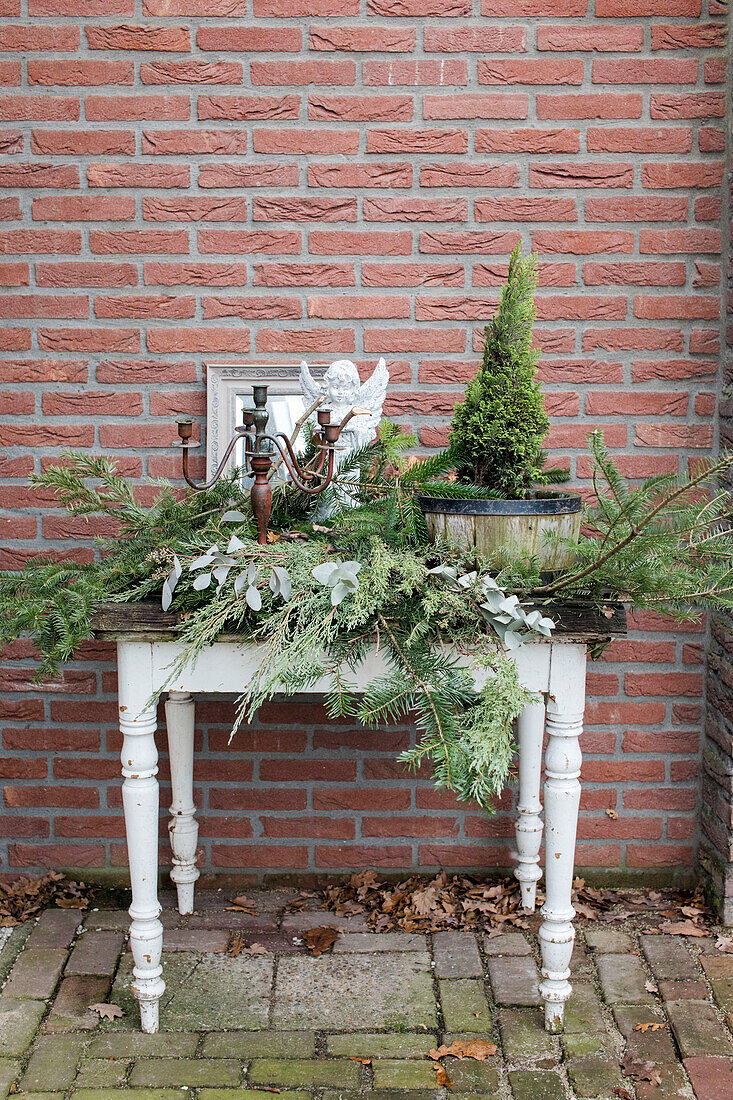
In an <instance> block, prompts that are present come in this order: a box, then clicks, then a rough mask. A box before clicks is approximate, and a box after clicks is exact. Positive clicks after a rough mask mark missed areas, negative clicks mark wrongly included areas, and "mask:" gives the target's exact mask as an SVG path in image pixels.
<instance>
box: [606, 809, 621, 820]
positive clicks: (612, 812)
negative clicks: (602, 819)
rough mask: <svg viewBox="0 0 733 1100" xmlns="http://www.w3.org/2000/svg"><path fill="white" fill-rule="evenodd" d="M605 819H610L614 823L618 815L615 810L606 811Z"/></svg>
mask: <svg viewBox="0 0 733 1100" xmlns="http://www.w3.org/2000/svg"><path fill="white" fill-rule="evenodd" d="M606 817H610V818H611V821H616V820H617V819H618V814H617V813H616V811H615V810H606Z"/></svg>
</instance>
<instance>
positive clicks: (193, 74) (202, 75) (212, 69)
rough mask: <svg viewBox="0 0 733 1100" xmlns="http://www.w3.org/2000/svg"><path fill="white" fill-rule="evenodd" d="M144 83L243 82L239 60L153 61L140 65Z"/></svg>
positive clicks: (141, 77)
mask: <svg viewBox="0 0 733 1100" xmlns="http://www.w3.org/2000/svg"><path fill="white" fill-rule="evenodd" d="M140 79H141V81H142V82H143V84H206V85H209V84H241V83H242V65H241V63H240V62H239V61H151V62H145V63H144V64H142V65H141V66H140Z"/></svg>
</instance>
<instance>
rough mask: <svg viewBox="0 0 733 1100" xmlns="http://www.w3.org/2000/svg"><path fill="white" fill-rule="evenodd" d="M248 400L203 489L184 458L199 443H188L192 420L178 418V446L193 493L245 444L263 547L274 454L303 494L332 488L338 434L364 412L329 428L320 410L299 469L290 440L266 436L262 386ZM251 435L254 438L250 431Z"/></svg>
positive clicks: (325, 414) (324, 410)
mask: <svg viewBox="0 0 733 1100" xmlns="http://www.w3.org/2000/svg"><path fill="white" fill-rule="evenodd" d="M252 395H253V399H254V408H252V409H245V410H244V413H243V421H244V423H243V424H240V425H238V426H237V427H236V428H235V430H234V435H233V436H232V438H231V439H230V441H229V445H228V446H227V449H226V451H225V452H224V457H223V458H222V460H221V462H220V463H219V465H218V467H217V469H216V471H215V473H214V476H213V477H212V478H211V479H210V480H209V481H206V482H204V483H203V484H201V485H199V484H197V483H196V482H195V481H194V480H193V479H192V478H191V476H190V474H189V472H188V452H189V451H190V450H192V449H193V448H194V447H198V443H194V442H192V439H191V436H192V434H193V420H191V419H187V418H184V417H178V419H177V420H176V423H177V424H178V435H179V437H180V443H179V446H180V447H181V448H182V466H183V477H184V479H185V481H186V483H187V484H188V485H190V486H191V488H192V489H195V490H196V491H197V492H202V491H203V490H204V489H210V488H211V486H212V485H215V484H216V483H217V481H218V480H219V478H220V477H221V475H222V473H223V472H224V468H225V466H226V464H227V462H228V460H229V456H230V455H231V453H232V451H233V450H234V448H235V446H236V445H237V443H238V442H239V440H240V439H241V440H243V441H244V466H245V468H247V467H248V471H247V472H248V473H251V476H252V477H253V478H254V484H253V485H252V489H251V492H250V499H251V501H252V512H253V514H254V518H255V523H256V524H257V541H258V542H260V543H266V542H267V525H268V523H269V520H270V511H271V509H272V486H271V484H270V471H271V469H272V465H273V449H275V450H277V452H278V453H279V455H280V460H281V461H282V462H283V463H284V464H285V467H286V469H287V471H288V473H289V474H290V476H291V478H292V479H293V483H294V484H295V485H296V486H297V487H298V488H299V489H301V490H302V491H303V492H304V493H311V494H313V495H315V494H317V493H322V492H323V490H324V489H325V488H326V487H327V486H328V485H330V484H331V481H332V480H333V474H334V466H335V457H336V443H337V441H338V438H339V435H340V434H341V429H342V428H343V427H344V425H345V424H346V421H347V420H349V419H350V418H351V417H352V416H358V415H360V414H361V413H362V411H363V410H360V409H352V411H351V413H349V415H348V416H347V417H346V418H345V419H344V420H343V421H342V422H341V424H332V423H331V410H330V409H328V408H319V409H318V410H317V412H316V417H317V420H318V426H319V429H320V430H319V431H317V432H314V433H313V442H314V443H315V445H316V448H317V450H316V454H315V455H314V456H313V458H311V459H310V461H309V462H308V463H307V465H305V466H304V465H302V464H301V463H300V462H299V461H298V457H297V455H296V453H295V451H294V449H293V444H292V442H291V440H290V439H288V437H287V436H286V435H285V434H284V433H283V432H277V434H276V435H269V434H268V432H267V421H268V420H269V417H270V414H269V413H268V412H267V407H266V406H267V386H253V387H252ZM252 429H254V432H253V431H252Z"/></svg>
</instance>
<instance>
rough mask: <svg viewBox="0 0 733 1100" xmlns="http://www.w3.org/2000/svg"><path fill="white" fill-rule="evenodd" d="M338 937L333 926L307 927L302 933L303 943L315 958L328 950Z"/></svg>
mask: <svg viewBox="0 0 733 1100" xmlns="http://www.w3.org/2000/svg"><path fill="white" fill-rule="evenodd" d="M338 938H339V934H338V932H337V931H336V929H335V928H309V929H308V931H307V932H304V933H303V943H304V944H305V946H306V947H307V948H308V950H309V951H310V953H311V955H313V956H314V957H315V958H318V956H319V955H322V954H323V953H324V951H328V949H329V947H332V946H333V944H334V943H335V942H336V940H337V939H338Z"/></svg>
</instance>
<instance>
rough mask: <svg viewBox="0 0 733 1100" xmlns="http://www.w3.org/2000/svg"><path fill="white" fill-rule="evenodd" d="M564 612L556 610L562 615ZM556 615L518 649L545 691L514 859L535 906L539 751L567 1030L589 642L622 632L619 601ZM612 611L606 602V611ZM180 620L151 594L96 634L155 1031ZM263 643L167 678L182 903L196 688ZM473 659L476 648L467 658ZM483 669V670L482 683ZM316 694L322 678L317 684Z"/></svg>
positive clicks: (228, 673)
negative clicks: (101, 641)
mask: <svg viewBox="0 0 733 1100" xmlns="http://www.w3.org/2000/svg"><path fill="white" fill-rule="evenodd" d="M557 611H559V612H560V614H559V615H558V613H557ZM549 613H550V614H552V615H553V617H554V618H555V619H556V620H558V618H559V625H558V628H557V629H556V631H555V632H554V637H553V639H552V641H547V642H544V641H541V642H530V643H527V644H526V645H524V646H522V647H521V648H520V649H518V650H516V651H515V653H514V654H513V658H514V660H515V661H516V664H517V668H518V670H519V675H520V679H521V680H522V682H523V683H524V684H525V685H526V687H528V688H529V689H530V690H532V691H535V692H538V693H539V694H540V698H541V701H539V702H538V703H537V704H534V705H531V706H529V707H527V708H526V709H525V710H524V712H523V713H522V714H521V716H520V718H519V720H518V723H517V725H518V744H519V804H518V811H519V816H518V820H517V826H516V847H517V867H516V870H515V874H516V876H517V878H518V880H519V882H520V885H521V890H522V899H523V902H524V906H525V908H526V909H527V910H528V911H532V910H534V907H535V893H536V887H537V882H538V880H539V879H540V878H541V877H542V872H541V870H540V866H539V862H540V860H539V853H540V845H541V839H542V816H541V814H542V802H541V801H540V774H541V770H542V745H543V734H544V732H545V729H546V730H547V734H548V742H547V748H546V749H545V754H544V765H545V784H544V815H545V877H546V882H545V887H546V901H545V904H544V906H543V908H542V915H543V918H544V920H543V923H542V926H541V928H540V931H539V938H540V945H541V952H542V981H541V983H540V994H541V997H542V1000H543V1003H544V1013H545V1027H546V1028H547V1030H548V1031H553V1032H557V1031H561V1030H562V1026H563V1013H564V1008H565V1002H566V1001H567V999H568V997H569V996H570V993H571V988H572V987H571V985H570V983H569V981H568V978H569V976H570V957H571V955H572V951H573V942H574V939H575V931H574V928H573V918H574V916H575V911H574V909H573V906H572V904H571V892H572V882H573V873H574V862H575V837H576V829H577V821H578V805H579V802H580V765H581V752H580V735H581V732H582V728H583V712H584V709H585V666H586V658H587V649H588V646H589V645H591V644H593V643H597V642H599V641H603V640H607V639H608V638H610V637H611V636H612V635H618V634H622V633H624V632H625V615H624V612H623V609H622V608H621V607H619V606H615V607H614V608H613V615H612V616H611V617H610V618H605V617H602V616H601V615H600V613H598V612H597V611H596V609H595V608H592V607H590V606H589V605H583V604H577V605H564V606H563V607H562V608H559V609H557V610H556V609H552V610H551V611H550V612H549ZM609 614H610V613H609ZM175 626H176V619H175V617H174V616H172V615H170V614H164V613H163V612H161V611H160V609H159V608H158V607H154V606H152V605H151V604H135V605H129V606H127V607H124V606H121V605H119V604H115V605H107V606H106V607H102V608H100V610H99V612H98V614H97V617H96V620H95V635H96V636H97V637H100V638H108V639H114V640H115V641H116V643H117V658H118V675H119V688H118V695H119V714H120V729H121V730H122V733H123V736H124V741H123V747H122V753H121V760H122V774H123V776H124V782H123V785H122V798H123V805H124V813H125V828H126V832H127V848H128V857H129V863H130V881H131V886H132V904H131V906H130V917H131V920H132V923H131V925H130V944H131V949H132V953H133V957H134V962H135V965H134V969H133V977H134V981H133V991H134V993H135V996H136V997H137V999H138V1001H139V1003H140V1021H141V1026H142V1029H143V1031H147V1032H154V1031H157V1030H158V1003H159V1001H160V997H161V995H162V994H163V991H164V989H165V983H164V981H163V977H162V972H163V971H162V967H161V962H160V960H161V952H162V947H163V926H162V924H161V922H160V919H159V917H160V912H161V907H160V903H159V901H158V815H159V800H158V780H157V778H156V774H157V771H158V767H157V762H158V752H157V749H156V744H155V730H156V707H155V706H151V703H150V700H151V698H153V697H154V696H155V694H156V692H157V691H158V690H159V688H160V685H161V684H163V683H164V682H165V681H166V679H167V677H168V674H169V667H170V665H171V664H172V662H173V661H174V660H175V658H176V657H177V656H178V655H179V653H180V650H181V646H180V642H178V641H177V640H176V630H175ZM259 659H260V649H259V647H258V646H257V645H254V644H252V643H248V642H244V641H243V640H242V639H241V638H237V637H230V638H227V639H223V640H221V641H218V642H216V643H215V644H214V645H213V646H211V647H210V648H209V649H208V650H206V651H205V652H204V653H203V654H202V655H201V656H200V657H199V659H198V660H197V661H196V663H195V664H194V665H192V666H190V667H187V668H185V669H184V670H183V672H182V673H181V674H180V675H179V676H178V677H177V678H176V679H175V681H174V682H173V683H171V684H170V685H169V687H168V699H167V702H166V704H165V712H166V724H167V727H168V746H169V753H170V770H171V785H172V802H171V808H170V815H171V816H170V823H169V832H170V840H171V848H172V850H173V870H172V872H171V878H172V880H173V882H174V883H175V884H176V888H177V891H178V909H179V912H180V913H191V912H192V911H193V905H194V883H195V882H196V879H197V878H198V875H199V872H198V870H197V868H196V862H195V860H196V846H197V839H198V826H197V824H196V819H195V813H196V807H195V806H194V803H193V768H194V701H193V698H192V693H194V692H195V693H201V694H203V693H214V692H233V693H239V692H241V690H242V686H243V685H244V684H246V683H247V681H248V679H249V678H250V677H251V675H252V673H253V672H254V670H255V669H256V668H257V666H258V662H259ZM464 660H465V663H466V665H467V666H469V667H470V658H469V657H466V658H464ZM383 669H384V665H383V663H382V659H381V657H380V656H379V655H378V654H377V653H375V652H374V651H372V653H371V654H370V655H369V656H368V657H367V659H366V661H365V663H364V665H363V666H362V667H361V669H360V676H359V681H360V682H361V683H366V682H367V680H371V678H372V677H373V676H374V675H375V674H378V673H379V672H381V671H383ZM484 675H485V673H480V674H479V673H476V676H475V679H476V681H477V683H480V682H482V681H481V679H480V677H481V676H484ZM310 690H311V692H313V693H319V692H323V691H324V690H325V684H314V686H313V687H312V688H311V689H310Z"/></svg>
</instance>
